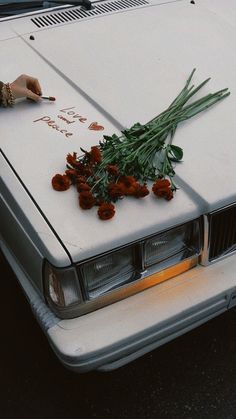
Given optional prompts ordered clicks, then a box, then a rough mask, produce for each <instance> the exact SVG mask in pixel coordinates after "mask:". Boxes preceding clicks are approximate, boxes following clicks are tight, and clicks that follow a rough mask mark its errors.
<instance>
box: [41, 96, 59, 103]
mask: <svg viewBox="0 0 236 419" xmlns="http://www.w3.org/2000/svg"><path fill="white" fill-rule="evenodd" d="M41 99H44V100H50V101H51V102H54V101H55V100H56V98H55V97H54V96H41Z"/></svg>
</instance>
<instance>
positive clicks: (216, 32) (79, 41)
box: [0, 0, 236, 372]
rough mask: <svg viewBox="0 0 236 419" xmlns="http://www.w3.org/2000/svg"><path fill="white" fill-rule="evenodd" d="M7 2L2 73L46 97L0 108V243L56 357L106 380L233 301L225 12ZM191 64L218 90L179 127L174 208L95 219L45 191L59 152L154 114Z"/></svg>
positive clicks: (204, 3)
mask: <svg viewBox="0 0 236 419" xmlns="http://www.w3.org/2000/svg"><path fill="white" fill-rule="evenodd" d="M10 3H11V2H8V4H7V5H5V6H4V8H3V6H2V5H1V6H0V61H1V63H2V65H1V74H0V79H1V80H3V81H5V82H7V81H12V80H14V79H15V78H16V77H17V76H18V75H19V74H20V73H27V74H31V75H34V76H36V77H37V78H38V79H39V80H40V82H41V85H42V88H43V94H44V95H46V96H55V97H56V101H50V100H43V101H42V102H41V103H37V104H36V103H32V102H30V101H28V100H22V101H18V103H17V104H16V105H15V106H14V108H6V109H3V108H1V110H0V113H1V122H0V131H1V135H0V146H1V152H0V174H1V179H0V223H1V229H0V245H1V249H2V251H3V252H4V254H5V256H6V258H7V260H8V261H9V263H10V265H11V266H12V268H13V270H14V272H15V273H16V276H17V277H18V279H19V282H20V284H21V286H22V288H23V290H24V292H25V294H26V297H27V299H28V301H29V304H30V305H31V308H32V311H33V312H34V314H35V317H36V318H37V320H38V321H39V323H40V325H41V327H42V330H43V331H44V333H45V334H46V336H47V338H48V341H49V343H50V345H51V346H52V348H53V350H54V351H55V353H56V355H57V356H58V358H59V359H60V360H61V362H62V363H63V364H64V365H65V366H66V367H68V368H71V369H73V370H75V371H78V372H85V371H89V370H96V369H97V370H102V371H108V370H111V369H114V368H118V367H120V366H122V365H124V364H126V363H128V362H130V361H132V360H134V359H136V358H138V357H140V356H142V355H143V354H145V353H147V352H149V351H151V350H153V349H155V348H157V347H158V346H160V345H163V344H164V343H165V342H168V341H170V340H171V339H174V338H176V337H177V336H180V335H181V334H183V333H185V332H187V331H189V330H191V329H193V328H195V327H197V326H199V325H201V324H202V323H204V322H206V321H208V320H209V319H211V318H213V317H215V316H217V315H219V314H221V313H223V312H224V311H226V310H228V309H229V308H231V307H233V306H235V305H236V252H235V250H236V172H235V161H236V118H235V109H236V77H235V70H236V23H235V22H236V3H235V1H234V0H227V2H223V1H220V0H199V1H198V0H195V2H193V1H190V0H179V1H171V0H109V1H108V0H101V1H92V2H91V3H92V5H91V6H92V7H91V8H90V3H89V2H88V1H86V2H84V3H83V4H82V6H81V5H78V4H77V5H76V4H73V5H72V4H71V3H76V2H70V4H69V5H68V4H62V5H56V6H55V3H54V4H53V7H51V8H50V4H49V5H48V6H47V7H48V8H47V9H46V8H45V5H44V8H40V6H38V5H37V7H33V6H34V4H32V2H29V3H27V4H26V5H25V4H24V5H22V10H21V9H20V6H19V7H18V9H17V10H15V7H16V6H12V5H11V4H10ZM58 3H59V2H58ZM64 3H66V2H64ZM25 6H26V7H27V9H24V8H23V7H25ZM22 11H23V13H22ZM195 67H196V68H197V71H196V73H195V74H194V78H193V81H194V83H196V85H197V84H199V83H200V82H201V81H202V80H203V79H206V78H207V77H209V76H210V77H211V81H210V82H209V83H207V84H206V85H205V86H204V87H203V89H202V92H201V94H202V93H204V94H205V95H206V94H208V93H209V92H212V91H216V90H219V89H221V88H224V87H227V88H228V89H229V91H230V93H231V94H230V96H228V97H227V98H226V99H225V100H223V101H222V102H220V103H218V104H216V105H214V106H213V107H212V108H211V109H209V110H207V111H206V112H204V113H202V114H199V115H197V116H195V117H194V118H192V119H191V120H190V121H187V122H183V123H182V124H180V125H179V126H178V129H177V131H176V134H175V137H174V143H175V144H178V145H179V146H180V147H182V148H183V150H184V158H183V162H181V163H178V164H176V167H175V171H176V178H175V179H176V183H177V185H178V190H177V191H176V192H175V194H174V198H173V199H171V200H170V201H166V200H159V199H156V198H154V197H153V195H151V194H150V195H149V196H148V197H145V199H142V200H135V199H132V198H127V199H124V200H119V202H118V203H117V204H116V215H115V217H113V218H112V219H111V220H108V221H102V220H100V219H99V218H98V217H97V216H96V209H95V208H93V209H91V210H90V211H85V210H81V209H80V208H79V205H78V198H77V193H76V190H75V188H70V189H69V190H67V191H65V192H57V191H55V190H53V188H52V185H51V179H52V177H53V176H54V175H55V174H56V173H63V172H64V171H65V159H66V156H67V155H68V153H70V154H73V152H77V153H80V147H82V148H83V149H86V150H88V149H89V148H90V147H91V146H94V145H96V144H99V141H101V140H102V138H103V135H112V134H114V133H115V134H117V135H119V133H120V131H123V130H124V129H125V128H128V127H130V126H132V125H133V124H134V123H136V122H140V123H146V122H147V121H149V120H151V119H152V118H153V117H155V116H156V115H157V114H159V113H160V112H162V111H163V110H164V109H166V107H167V106H168V105H169V103H170V102H171V101H172V100H173V98H174V97H175V96H176V95H177V94H178V92H179V91H180V90H181V88H182V87H183V85H184V83H185V81H186V79H187V77H188V76H189V73H190V72H191V70H192V69H193V68H195ZM200 96H201V95H200V93H199V97H200ZM1 276H2V275H1ZM1 279H2V280H4V278H1ZM4 297H5V298H7V299H9V309H10V308H11V296H10V295H8V296H7V295H6V296H4ZM12 309H13V310H14V307H12ZM6 319H7V317H6Z"/></svg>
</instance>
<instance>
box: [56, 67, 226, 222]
mask: <svg viewBox="0 0 236 419" xmlns="http://www.w3.org/2000/svg"><path fill="white" fill-rule="evenodd" d="M194 72H195V69H194V70H193V71H192V73H191V74H190V76H189V78H188V80H187V82H186V84H185V86H184V88H183V89H182V90H181V92H180V93H179V94H178V96H177V97H176V98H175V99H174V101H173V102H172V103H171V105H170V106H169V107H168V108H167V109H166V110H165V111H163V112H162V113H160V114H159V115H157V116H156V117H155V118H154V119H152V120H151V121H149V122H147V123H146V124H144V125H142V124H140V123H139V122H137V123H135V124H134V125H133V126H132V127H131V128H130V129H125V130H124V131H122V132H121V135H120V136H118V135H116V134H113V135H111V136H108V135H104V136H103V140H102V141H100V143H99V145H97V146H93V147H91V150H90V151H86V150H83V149H82V148H81V152H82V153H83V154H81V155H80V156H78V155H77V153H76V152H74V153H73V154H68V155H67V157H66V160H67V169H66V171H65V173H64V174H56V175H55V176H54V177H53V178H52V186H53V188H54V189H55V190H57V191H64V190H67V189H68V188H69V187H70V186H71V185H72V184H73V185H75V186H76V188H77V191H78V193H79V205H80V207H81V208H82V209H90V208H92V207H93V206H95V205H97V206H98V211H97V213H98V216H99V218H100V219H102V220H108V219H110V218H112V217H113V216H114V214H115V205H114V203H115V202H116V201H117V200H119V199H121V198H124V197H125V196H132V197H134V198H144V197H145V196H147V195H148V194H149V190H148V187H147V182H148V181H152V182H154V183H153V185H152V192H153V193H154V195H155V196H156V197H157V198H164V199H166V200H167V201H169V200H171V199H172V198H173V196H174V192H175V191H176V189H177V186H176V184H175V182H174V175H175V171H174V165H175V164H176V163H177V162H179V161H181V160H182V157H183V150H182V149H181V148H180V147H178V146H177V145H174V144H173V138H174V134H175V131H176V129H177V126H178V124H179V123H180V122H183V121H185V120H187V119H190V118H192V117H193V116H195V115H197V114H198V113H200V112H203V111H205V110H206V109H208V108H209V107H211V106H212V105H214V104H215V103H217V102H219V101H221V100H222V99H224V98H226V97H227V96H228V95H229V94H230V92H229V91H228V89H227V88H226V89H222V90H219V91H217V92H215V93H209V94H207V95H206V96H204V97H202V98H200V99H197V100H195V101H192V102H191V103H188V102H189V100H190V99H191V98H192V97H193V96H194V95H195V94H196V93H197V92H198V91H199V90H200V89H201V88H202V87H203V86H204V85H205V84H206V83H207V82H208V81H209V80H210V78H208V79H206V80H204V81H203V82H202V83H201V84H199V85H198V86H196V87H195V86H194V85H192V84H191V80H192V77H193V74H194Z"/></svg>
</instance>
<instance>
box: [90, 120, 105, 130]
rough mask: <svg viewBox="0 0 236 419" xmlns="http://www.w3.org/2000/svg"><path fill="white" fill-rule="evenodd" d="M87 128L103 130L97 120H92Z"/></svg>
mask: <svg viewBox="0 0 236 419" xmlns="http://www.w3.org/2000/svg"><path fill="white" fill-rule="evenodd" d="M88 129H91V130H93V131H103V130H104V127H103V126H102V125H99V124H98V123H97V122H92V123H91V124H90V125H89V127H88Z"/></svg>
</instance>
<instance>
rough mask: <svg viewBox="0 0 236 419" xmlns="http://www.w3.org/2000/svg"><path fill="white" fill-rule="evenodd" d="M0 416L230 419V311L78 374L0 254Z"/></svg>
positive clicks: (233, 412) (234, 356)
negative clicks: (136, 354)
mask: <svg viewBox="0 0 236 419" xmlns="http://www.w3.org/2000/svg"><path fill="white" fill-rule="evenodd" d="M0 276H1V280H0V281H1V303H0V319H1V340H0V382H1V388H0V390H1V391H0V418H1V419H62V418H63V419H90V418H99V419H107V418H109V419H165V418H168V419H176V418H177V419H185V418H187V419H192V418H193V419H195V418H196V419H211V418H212V419H235V418H236V339H235V327H236V311H235V310H231V311H229V312H227V313H226V314H224V315H222V316H220V317H218V318H217V319H214V320H212V321H210V322H208V323H207V324H206V325H204V326H201V327H200V328H198V329H197V330H194V331H192V332H190V333H188V334H186V335H184V336H182V337H180V338H178V339H177V340H175V341H173V342H170V343H169V344H167V345H165V346H163V347H161V348H159V349H157V350H155V351H154V352H152V353H151V354H148V355H146V356H144V357H142V358H141V359H139V360H137V361H135V362H133V363H132V364H130V365H127V366H125V367H122V368H121V369H119V370H116V371H113V372H110V373H97V372H95V373H94V372H93V373H88V374H84V375H77V374H74V373H72V372H70V371H68V370H66V369H65V368H64V367H63V366H62V365H61V364H60V363H59V361H58V360H57V359H56V357H55V355H54V354H53V352H52V351H51V349H50V347H49V345H48V343H47V341H46V338H45V336H44V335H43V333H42V332H41V329H40V328H39V326H38V324H37V323H36V321H35V319H34V318H33V315H32V314H31V311H30V309H29V307H28V304H27V302H26V300H25V297H24V296H23V294H22V291H21V289H20V288H19V286H18V284H17V283H16V279H15V277H14V274H13V273H12V271H11V269H10V267H9V265H8V264H7V262H6V260H5V259H4V257H3V256H2V255H1V254H0Z"/></svg>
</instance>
